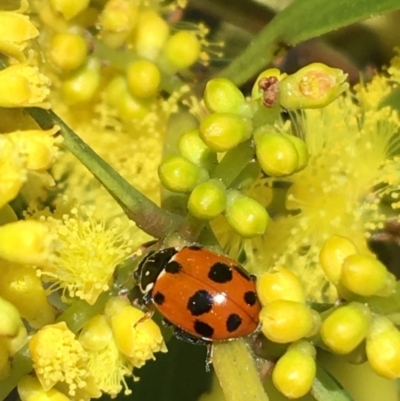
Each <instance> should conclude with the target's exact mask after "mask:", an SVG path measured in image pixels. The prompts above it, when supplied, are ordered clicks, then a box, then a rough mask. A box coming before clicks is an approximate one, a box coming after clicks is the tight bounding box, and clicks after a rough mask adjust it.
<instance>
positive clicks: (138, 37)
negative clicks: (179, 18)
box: [131, 10, 169, 60]
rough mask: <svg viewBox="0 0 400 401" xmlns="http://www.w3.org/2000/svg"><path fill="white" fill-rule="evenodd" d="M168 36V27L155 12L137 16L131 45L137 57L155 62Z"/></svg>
mask: <svg viewBox="0 0 400 401" xmlns="http://www.w3.org/2000/svg"><path fill="white" fill-rule="evenodd" d="M168 35H169V26H168V24H167V23H166V22H165V21H164V19H163V18H162V17H161V16H160V15H159V14H158V13H156V12H155V11H151V10H147V11H143V12H141V13H140V14H139V17H138V21H137V24H136V27H135V30H134V32H133V35H132V40H131V43H132V45H133V47H134V48H135V50H136V51H137V53H138V55H139V56H141V57H144V58H147V59H149V60H155V59H156V58H157V57H158V55H159V53H160V50H161V48H162V47H163V46H164V43H165V41H166V40H167V38H168Z"/></svg>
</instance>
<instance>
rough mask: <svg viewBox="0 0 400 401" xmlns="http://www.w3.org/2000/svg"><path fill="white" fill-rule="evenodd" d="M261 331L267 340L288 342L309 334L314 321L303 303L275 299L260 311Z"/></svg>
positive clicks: (281, 342) (280, 342)
mask: <svg viewBox="0 0 400 401" xmlns="http://www.w3.org/2000/svg"><path fill="white" fill-rule="evenodd" d="M260 322H261V331H262V333H263V334H264V335H265V337H267V338H268V339H269V340H271V341H274V342H276V343H279V344H285V343H290V342H293V341H297V340H300V339H301V338H303V337H307V336H309V335H310V334H311V333H312V331H313V326H314V323H315V320H314V317H313V313H312V312H311V310H310V309H309V308H308V307H307V306H306V305H305V304H303V303H300V302H294V301H287V300H276V301H272V302H270V303H268V304H266V305H265V306H264V307H263V308H262V310H261V313H260Z"/></svg>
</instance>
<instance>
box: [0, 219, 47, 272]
mask: <svg viewBox="0 0 400 401" xmlns="http://www.w3.org/2000/svg"><path fill="white" fill-rule="evenodd" d="M54 246H55V242H54V236H53V235H52V234H51V233H50V231H49V228H48V227H47V226H46V224H44V223H42V222H38V221H34V220H20V221H16V222H13V223H9V224H6V225H4V226H1V227H0V257H2V258H3V259H6V260H8V261H10V262H15V263H22V264H30V265H33V264H38V265H42V264H46V263H49V261H50V260H51V256H52V252H53V250H54Z"/></svg>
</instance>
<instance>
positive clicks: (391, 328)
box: [366, 315, 400, 380]
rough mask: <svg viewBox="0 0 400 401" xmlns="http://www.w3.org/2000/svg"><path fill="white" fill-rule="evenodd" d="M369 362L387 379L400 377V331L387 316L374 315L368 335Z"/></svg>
mask: <svg viewBox="0 0 400 401" xmlns="http://www.w3.org/2000/svg"><path fill="white" fill-rule="evenodd" d="M366 350H367V356H368V362H369V364H370V365H371V368H372V369H373V370H374V371H375V372H376V373H377V374H378V375H380V376H383V377H386V378H387V379H391V380H393V379H397V378H399V377H400V331H399V330H398V329H397V328H396V326H395V325H394V324H393V322H391V321H390V320H389V319H388V318H387V317H385V316H379V315H377V316H374V319H373V320H372V324H371V327H370V329H369V332H368V335H367V344H366Z"/></svg>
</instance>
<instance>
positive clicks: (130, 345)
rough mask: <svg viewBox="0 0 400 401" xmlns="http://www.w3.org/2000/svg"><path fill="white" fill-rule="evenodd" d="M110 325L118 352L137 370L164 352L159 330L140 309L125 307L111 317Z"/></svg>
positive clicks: (164, 348)
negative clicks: (157, 354) (156, 353)
mask: <svg viewBox="0 0 400 401" xmlns="http://www.w3.org/2000/svg"><path fill="white" fill-rule="evenodd" d="M111 325H112V329H113V333H114V338H115V342H116V344H117V346H118V348H119V350H120V351H121V352H122V353H123V354H124V355H125V356H126V357H127V358H128V359H129V360H130V361H131V362H132V364H133V365H134V366H135V367H137V368H140V367H142V366H143V365H144V364H145V362H146V361H147V360H148V359H153V358H154V355H153V354H154V353H155V352H160V351H161V352H165V351H166V347H165V344H164V340H163V338H162V335H161V332H160V328H159V327H158V326H157V325H156V324H155V323H154V321H153V320H151V319H150V318H148V317H146V315H145V313H144V312H143V311H142V310H140V309H137V308H134V307H133V306H130V305H129V306H126V307H125V308H124V309H122V311H121V312H119V313H118V314H117V315H115V316H112V317H111Z"/></svg>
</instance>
